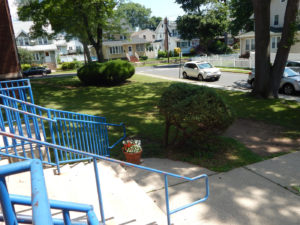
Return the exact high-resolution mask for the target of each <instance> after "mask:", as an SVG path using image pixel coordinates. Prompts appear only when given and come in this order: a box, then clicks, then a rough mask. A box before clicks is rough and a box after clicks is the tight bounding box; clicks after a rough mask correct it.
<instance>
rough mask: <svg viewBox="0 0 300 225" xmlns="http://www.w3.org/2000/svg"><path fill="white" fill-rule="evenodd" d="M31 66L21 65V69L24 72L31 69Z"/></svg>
mask: <svg viewBox="0 0 300 225" xmlns="http://www.w3.org/2000/svg"><path fill="white" fill-rule="evenodd" d="M30 67H31V65H30V64H21V69H22V70H23V71H25V70H28V69H30Z"/></svg>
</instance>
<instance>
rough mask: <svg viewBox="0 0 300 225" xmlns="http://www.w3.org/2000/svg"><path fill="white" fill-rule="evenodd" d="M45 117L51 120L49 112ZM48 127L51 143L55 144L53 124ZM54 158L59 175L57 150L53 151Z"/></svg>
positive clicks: (50, 123)
mask: <svg viewBox="0 0 300 225" xmlns="http://www.w3.org/2000/svg"><path fill="white" fill-rule="evenodd" d="M47 116H48V118H49V119H51V113H50V110H48V111H47ZM49 127H50V133H51V138H52V143H53V144H55V143H56V141H55V134H54V132H53V122H51V121H50V122H49ZM54 158H55V163H56V167H57V174H60V167H59V159H58V153H57V149H56V148H55V149H54Z"/></svg>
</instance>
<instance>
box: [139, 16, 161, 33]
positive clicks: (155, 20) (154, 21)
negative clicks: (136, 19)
mask: <svg viewBox="0 0 300 225" xmlns="http://www.w3.org/2000/svg"><path fill="white" fill-rule="evenodd" d="M160 21H162V18H161V17H156V16H152V17H151V18H150V19H149V20H148V22H147V23H146V24H144V25H142V26H141V29H143V30H144V29H150V30H156V28H157V26H158V24H159V23H160Z"/></svg>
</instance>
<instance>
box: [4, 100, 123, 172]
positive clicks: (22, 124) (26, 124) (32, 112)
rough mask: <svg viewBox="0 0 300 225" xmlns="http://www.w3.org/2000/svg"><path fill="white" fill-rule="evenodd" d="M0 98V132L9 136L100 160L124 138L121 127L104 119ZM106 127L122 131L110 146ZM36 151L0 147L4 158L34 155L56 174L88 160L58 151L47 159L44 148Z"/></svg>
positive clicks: (25, 145)
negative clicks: (68, 165)
mask: <svg viewBox="0 0 300 225" xmlns="http://www.w3.org/2000/svg"><path fill="white" fill-rule="evenodd" d="M0 98H1V99H2V101H3V105H2V104H0V109H1V111H0V120H1V121H0V129H1V130H2V131H5V130H8V129H9V131H10V133H15V134H19V135H21V136H27V137H29V138H35V139H37V140H42V141H47V142H51V143H53V144H58V145H61V146H66V147H69V148H72V149H77V150H81V151H87V152H89V153H93V154H97V155H104V156H109V155H110V149H112V148H113V147H115V146H116V145H117V144H118V143H120V142H121V141H122V140H123V139H124V138H125V137H126V130H125V126H124V124H123V123H121V124H112V123H107V122H106V118H105V117H99V116H91V115H85V114H80V113H72V112H67V111H61V110H53V109H48V108H45V107H41V106H38V105H35V104H33V103H30V102H26V101H23V100H20V99H15V98H12V97H9V96H6V95H3V94H0ZM109 127H120V128H122V130H123V136H122V137H121V138H119V139H118V140H117V141H116V142H115V143H114V144H112V145H110V144H109V138H108V128H109ZM37 148H38V149H35V146H33V145H32V144H31V143H27V142H22V141H19V142H17V141H15V140H12V142H8V141H7V139H6V138H4V140H3V144H2V145H0V151H1V150H4V149H5V151H6V154H11V152H10V153H8V152H9V150H13V151H14V153H15V154H14V155H15V156H16V157H17V158H23V159H26V158H28V157H27V155H31V157H33V156H34V155H36V156H35V158H39V159H41V160H42V161H43V163H48V164H50V165H56V166H57V167H58V171H59V165H60V164H62V163H70V162H77V161H82V160H86V159H88V158H86V157H84V156H83V155H78V154H72V153H66V152H64V151H60V150H58V149H55V150H54V152H53V154H52V155H51V154H50V152H49V150H48V149H47V148H45V149H41V148H40V147H39V146H38V147H37ZM20 149H21V150H20ZM35 152H38V153H35Z"/></svg>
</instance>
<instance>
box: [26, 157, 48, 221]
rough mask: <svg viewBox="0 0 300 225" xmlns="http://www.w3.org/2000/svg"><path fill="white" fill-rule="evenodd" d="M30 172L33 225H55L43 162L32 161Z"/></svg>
mask: <svg viewBox="0 0 300 225" xmlns="http://www.w3.org/2000/svg"><path fill="white" fill-rule="evenodd" d="M30 171H31V204H32V205H31V206H32V218H33V224H37V225H39V224H44V225H48V224H49V225H50V224H53V221H52V217H51V211H50V204H49V200H48V195H47V189H46V184H45V179H44V173H43V166H42V162H41V161H40V160H36V159H35V160H32V163H31V167H30Z"/></svg>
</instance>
